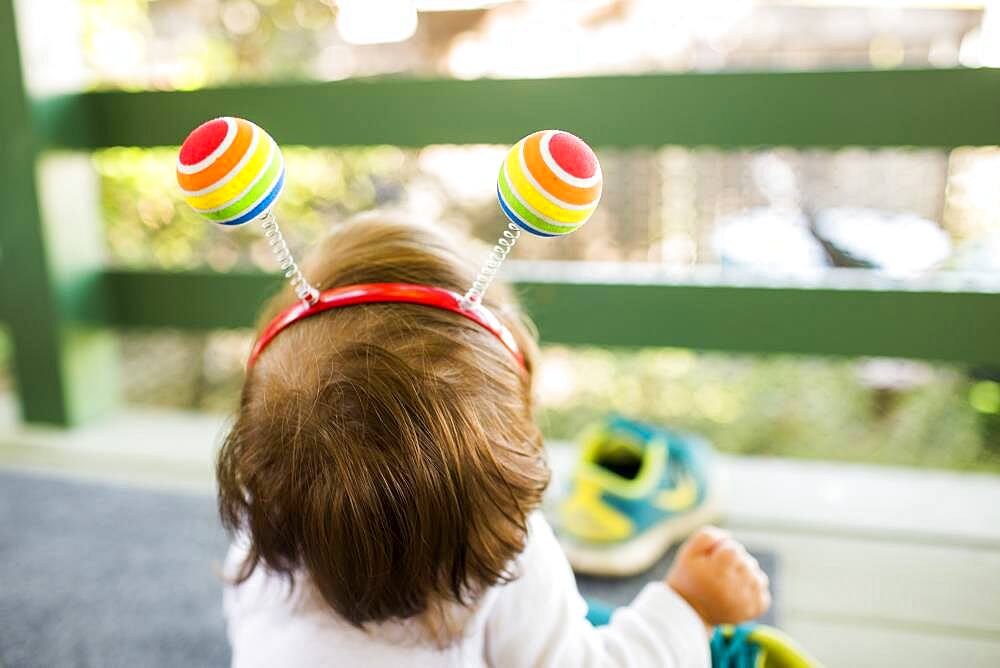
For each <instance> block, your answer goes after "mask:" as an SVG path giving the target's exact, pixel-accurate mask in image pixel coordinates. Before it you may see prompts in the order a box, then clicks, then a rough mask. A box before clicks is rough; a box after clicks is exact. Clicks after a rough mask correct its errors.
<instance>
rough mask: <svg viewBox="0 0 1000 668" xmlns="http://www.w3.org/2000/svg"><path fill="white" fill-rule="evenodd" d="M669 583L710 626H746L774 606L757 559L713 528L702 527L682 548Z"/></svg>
mask: <svg viewBox="0 0 1000 668" xmlns="http://www.w3.org/2000/svg"><path fill="white" fill-rule="evenodd" d="M666 583H667V585H668V586H669V587H671V588H672V589H673V590H674V591H676V592H677V593H678V594H680V595H681V597H682V598H683V599H684V600H685V601H687V602H688V603H689V604H690V605H691V607H692V608H694V609H695V612H697V613H698V614H699V615H700V616H701V618H702V620H703V621H704V622H705V625H706V626H709V627H711V626H716V625H717V624H739V623H741V622H745V621H747V620H749V619H753V618H755V617H758V616H760V615H762V614H764V613H765V612H766V611H767V609H768V608H769V607H770V605H771V592H770V590H769V589H768V580H767V575H766V574H765V573H764V571H762V570H761V569H760V565H759V564H758V563H757V560H756V559H754V558H753V557H752V556H750V554H749V553H747V551H746V548H744V547H743V546H742V545H740V544H739V543H738V542H736V541H735V540H734V539H733V538H732V537H731V536H730V535H729V533H727V532H725V531H723V530H721V529H717V528H715V527H706V528H704V529H701V530H700V531H698V532H697V533H696V534H694V535H693V536H691V537H690V538H689V539H688V540H687V541H686V542H685V543H684V544H683V545H681V548H680V550H678V552H677V557H676V558H675V559H674V563H673V566H671V568H670V572H669V573H667V578H666Z"/></svg>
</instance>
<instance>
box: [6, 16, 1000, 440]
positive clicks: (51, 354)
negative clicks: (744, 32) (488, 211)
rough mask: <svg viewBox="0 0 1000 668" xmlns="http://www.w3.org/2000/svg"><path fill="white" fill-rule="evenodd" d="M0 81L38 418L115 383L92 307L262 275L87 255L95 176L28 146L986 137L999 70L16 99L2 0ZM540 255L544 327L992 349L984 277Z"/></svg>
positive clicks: (218, 317)
mask: <svg viewBox="0 0 1000 668" xmlns="http://www.w3.org/2000/svg"><path fill="white" fill-rule="evenodd" d="M0 85H2V90H3V92H4V96H3V97H2V98H0V148H2V153H0V192H2V196H3V200H4V201H5V202H6V203H7V210H6V211H5V214H6V215H5V217H4V220H3V227H2V232H0V246H2V249H0V250H2V276H3V279H4V280H3V287H2V288H0V315H2V319H3V321H4V322H5V323H6V325H7V327H8V330H9V332H10V334H11V338H12V341H13V343H14V349H15V357H14V361H15V372H16V377H17V383H18V389H19V393H20V397H21V404H22V407H23V415H24V417H25V419H26V420H27V421H30V422H44V423H54V424H72V423H74V422H76V421H78V420H81V419H84V418H86V417H87V416H88V415H91V414H93V413H95V412H98V411H100V410H104V409H107V408H108V407H110V406H113V404H114V403H115V396H116V395H115V385H116V383H115V377H116V372H115V369H116V350H115V346H114V341H113V337H111V336H109V335H108V331H109V329H110V328H119V327H182V328H198V329H204V328H215V327H236V326H246V325H249V324H250V323H252V322H253V319H254V317H255V315H256V310H257V308H258V305H259V304H260V301H261V298H262V297H263V296H264V295H265V294H267V293H268V292H269V291H271V290H273V289H274V287H275V285H276V281H275V279H274V277H272V276H267V275H263V274H254V273H239V274H225V275H222V274H213V273H207V272H184V273H176V272H165V271H155V270H150V271H123V270H110V269H108V268H106V267H104V266H102V264H101V261H100V258H101V255H102V254H101V246H100V238H101V234H100V233H101V225H100V219H99V215H100V212H99V210H98V208H97V205H96V203H95V202H96V198H95V197H94V186H93V184H92V183H89V180H88V178H87V173H86V171H81V169H80V168H79V165H76V166H75V167H73V166H72V165H71V166H70V167H66V168H65V169H64V171H62V172H60V169H61V168H58V167H51V168H46V167H45V163H46V161H47V158H46V156H47V155H55V156H59V155H64V154H65V153H66V152H67V151H71V152H87V151H92V150H94V149H100V148H104V147H111V146H146V147H148V146H160V145H172V144H176V143H178V141H179V139H180V138H182V137H183V136H184V135H185V133H186V132H187V131H188V130H190V128H192V127H194V126H195V125H197V124H198V123H200V122H201V121H203V120H204V119H206V118H210V117H213V116H218V115H223V114H239V115H242V116H247V117H250V118H253V119H255V120H256V121H258V122H259V123H261V124H262V125H263V126H265V127H267V128H268V129H269V130H270V131H271V132H272V133H273V134H274V135H275V136H277V137H279V138H280V139H281V141H282V143H284V144H305V145H310V146H348V145H354V146H356V145H377V144H396V145H401V146H424V145H428V144H441V143H444V144H464V143H499V144H508V143H511V142H512V141H513V140H515V139H516V138H518V137H520V136H522V135H524V134H526V133H527V132H529V131H532V130H535V129H537V128H540V127H566V128H570V129H573V130H574V131H576V132H579V133H580V134H582V135H584V136H586V137H587V138H588V139H589V140H590V141H592V142H593V143H594V144H595V145H596V146H598V147H606V146H617V147H630V146H662V145H680V146H701V145H712V146H719V147H726V148H736V147H744V148H753V147H760V146H792V147H837V146H865V147H881V146H913V147H936V148H945V149H946V148H951V147H955V146H964V145H995V144H998V143H1000V70H988V69H981V70H908V71H884V72H810V73H742V74H728V73H727V74H680V75H649V76H623V77H585V78H572V79H549V80H531V81H498V80H482V81H447V80H393V79H376V80H363V81H345V82H338V83H297V84H281V85H269V86H245V87H238V88H216V89H209V90H199V91H195V92H137V93H129V92H121V91H109V92H90V93H79V94H74V95H65V96H60V97H54V98H49V99H44V100H31V99H29V98H28V96H27V95H26V94H25V91H24V85H23V81H22V77H21V73H20V67H19V61H18V50H17V44H16V35H15V34H14V30H13V13H12V9H11V3H10V2H9V1H7V0H0ZM56 162H59V163H60V164H63V165H65V164H69V163H71V162H72V161H71V160H70V161H68V162H67V159H66V158H65V157H64V158H60V159H59V160H58V161H56ZM39 165H41V167H39ZM36 171H38V173H39V175H40V176H39V178H38V180H37V183H36V178H35V175H36ZM886 187H891V184H887V185H886ZM901 243H905V240H901ZM518 269H519V270H520V271H518ZM541 269H542V270H541V271H540V268H539V267H533V266H522V267H520V268H519V267H516V266H515V267H513V268H512V270H513V271H512V273H513V274H514V275H515V278H517V279H518V280H517V282H518V285H519V288H520V289H521V291H522V293H523V294H524V297H525V301H526V304H527V306H528V308H529V310H530V312H531V313H532V315H533V316H534V317H535V319H536V321H537V322H538V323H539V326H540V329H541V331H542V335H543V339H544V340H546V341H551V342H564V343H571V344H598V345H607V346H685V347H692V348H699V349H715V350H731V351H741V352H764V353H772V352H790V353H807V354H819V355H891V356H900V357H913V358H923V359H933V360H946V361H954V362H962V363H988V364H1000V343H998V342H1000V291H997V290H993V289H983V288H976V289H973V288H969V287H962V286H961V285H960V286H959V287H957V288H956V287H953V286H951V285H946V284H945V283H943V282H935V281H933V280H932V281H930V282H925V283H923V284H921V285H900V284H895V283H888V282H885V281H884V280H879V281H876V280H874V279H868V278H862V279H858V280H854V279H855V277H850V278H851V280H849V281H845V280H844V279H843V276H835V277H834V278H830V279H827V280H826V281H825V282H823V283H821V284H819V285H814V286H810V287H787V286H784V287H783V286H777V285H766V284H747V283H744V284H732V283H730V282H726V281H724V280H722V278H721V277H720V279H719V280H718V281H714V282H713V281H705V280H699V281H697V282H695V281H689V282H678V281H676V280H673V279H670V278H668V277H666V276H665V275H663V274H657V273H640V272H639V271H638V270H637V269H635V268H629V267H622V268H621V270H620V271H615V270H613V269H610V270H609V269H608V268H607V267H602V268H600V271H593V270H592V268H591V267H576V268H573V267H572V266H570V267H561V269H563V271H559V272H555V273H558V276H559V278H558V280H551V279H547V278H546V275H547V273H546V272H545V271H544V267H543V268H541ZM548 273H549V274H552V273H554V272H548ZM594 276H600V278H594Z"/></svg>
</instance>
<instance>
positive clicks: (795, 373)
mask: <svg viewBox="0 0 1000 668" xmlns="http://www.w3.org/2000/svg"><path fill="white" fill-rule="evenodd" d="M251 337H252V333H251V332H249V331H246V330H244V331H225V332H213V333H210V334H208V335H200V334H190V333H181V332H170V331H156V332H148V333H130V334H126V335H124V337H123V343H124V345H123V352H124V358H125V365H124V371H125V373H124V377H125V383H126V386H125V390H126V395H127V397H128V398H129V400H131V401H133V402H136V403H142V404H153V405H159V406H170V407H175V408H185V409H191V408H198V409H203V410H212V411H231V410H234V409H235V408H236V400H237V397H238V394H239V389H240V386H241V384H242V380H243V367H244V363H245V357H244V355H245V354H246V351H247V350H248V349H249V347H250V342H251ZM873 363H885V361H884V360H878V361H875V362H873V361H871V360H851V359H821V358H810V357H797V356H768V357H754V356H737V355H727V354H721V353H697V352H693V351H688V350H677V349H644V350H638V351H624V350H609V349H603V348H592V347H587V348H567V347H562V346H546V347H544V348H543V362H542V365H541V368H540V371H539V376H538V385H537V389H536V395H537V396H538V399H539V411H538V417H539V421H540V424H541V426H542V429H543V431H544V432H545V435H546V437H547V438H550V439H558V440H570V439H573V438H575V437H576V435H577V434H578V433H579V432H580V431H581V429H582V428H583V427H585V426H586V425H587V424H589V423H590V422H592V421H594V420H598V419H600V418H601V417H603V416H605V415H607V414H609V413H612V412H617V413H621V414H624V415H628V416H630V417H635V418H639V419H644V420H649V421H652V422H655V423H658V424H663V425H671V426H674V427H679V428H684V429H690V430H694V431H698V432H700V433H702V434H705V435H706V436H708V437H709V438H710V439H711V440H712V441H713V442H714V443H715V445H716V446H717V447H718V448H719V449H720V450H722V451H724V452H730V453H741V454H753V455H771V456H781V457H804V458H814V459H830V460H840V461H854V462H865V463H878V464H892V465H905V466H918V467H938V468H950V469H958V470H970V471H972V470H979V471H997V472H1000V383H997V381H996V380H989V379H986V380H984V379H981V378H975V377H972V376H970V375H969V374H968V373H966V371H965V370H964V369H961V368H957V367H951V366H947V365H930V364H924V363H918V362H902V361H893V362H889V364H891V365H901V370H899V371H898V372H897V373H896V374H895V379H894V380H892V382H891V383H889V384H888V385H887V384H885V383H882V382H879V379H878V378H877V376H878V375H882V376H884V377H885V379H892V378H893V374H884V373H883V374H875V376H876V378H874V379H873V377H872V376H873V374H872V373H871V371H870V367H871V365H872V364H873ZM900 378H904V379H908V380H906V382H903V383H900V382H899V379H900ZM594 379H597V381H596V382H595V380H594Z"/></svg>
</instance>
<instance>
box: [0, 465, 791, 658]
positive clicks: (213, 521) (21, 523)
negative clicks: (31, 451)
mask: <svg viewBox="0 0 1000 668" xmlns="http://www.w3.org/2000/svg"><path fill="white" fill-rule="evenodd" d="M225 549H226V537H225V535H224V533H223V532H222V530H221V528H220V527H219V522H218V519H217V516H216V512H215V501H214V499H213V498H211V497H210V496H207V495H186V494H170V493H163V492H154V491H149V490H143V489H133V488H124V487H115V486H110V485H102V484H95V483H83V482H71V481H66V480H55V479H50V478H42V477H35V476H29V475H21V474H12V473H0V666H2V667H4V668H36V667H39V668H40V667H45V668H63V667H71V666H72V667H81V668H82V667H89V666H94V667H100V668H116V667H118V666H128V667H130V668H145V667H147V666H148V667H151V668H159V667H164V668H167V667H169V668H175V667H188V666H191V667H201V666H205V667H210V666H225V665H227V664H228V663H229V649H228V645H227V643H226V638H225V629H224V626H223V620H222V609H221V584H220V580H219V578H218V576H217V572H218V568H219V564H220V562H221V560H222V557H223V555H224V554H225ZM754 554H755V555H756V556H757V558H758V559H759V560H760V562H761V565H762V566H763V567H764V570H766V571H767V572H768V574H769V575H770V576H771V579H772V582H776V578H775V570H776V563H775V559H774V558H773V556H771V555H768V554H766V553H760V552H754ZM671 557H672V554H669V555H667V556H666V557H664V559H663V560H662V561H661V562H660V563H658V564H657V565H656V566H654V567H653V569H651V570H650V572H649V573H647V574H643V575H641V576H637V577H634V578H627V579H624V580H605V579H600V578H584V577H581V578H579V585H580V590H581V592H582V593H583V594H584V595H585V596H588V597H593V598H595V599H599V600H602V601H604V602H606V603H609V604H612V605H621V604H624V603H627V602H628V601H630V600H631V599H632V597H633V596H635V594H636V593H637V592H638V591H639V589H641V588H642V586H643V584H645V583H646V582H647V581H648V580H649V579H650V578H660V577H663V574H664V573H665V572H666V569H667V564H668V563H669V561H670V559H671ZM773 618H774V612H773V611H772V613H770V614H769V615H768V617H767V618H766V619H767V621H772V620H773Z"/></svg>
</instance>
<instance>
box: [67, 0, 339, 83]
mask: <svg viewBox="0 0 1000 668" xmlns="http://www.w3.org/2000/svg"><path fill="white" fill-rule="evenodd" d="M335 4H336V3H335V2H333V0H81V2H80V6H81V10H82V13H81V18H82V32H83V35H82V37H83V47H84V58H85V64H86V66H87V67H88V68H89V69H90V70H91V71H92V72H93V73H94V75H95V77H96V79H97V81H98V85H101V86H106V85H112V86H117V87H124V88H169V89H178V90H187V89H192V88H199V87H201V86H205V85H209V84H214V83H222V82H234V81H251V80H264V79H288V78H303V77H305V76H308V75H309V74H310V71H309V65H310V63H312V62H313V61H314V60H315V58H316V56H317V54H319V53H320V51H321V49H322V45H323V44H325V43H326V42H327V41H329V33H328V32H326V31H324V28H327V27H332V22H333V19H334V17H335Z"/></svg>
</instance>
